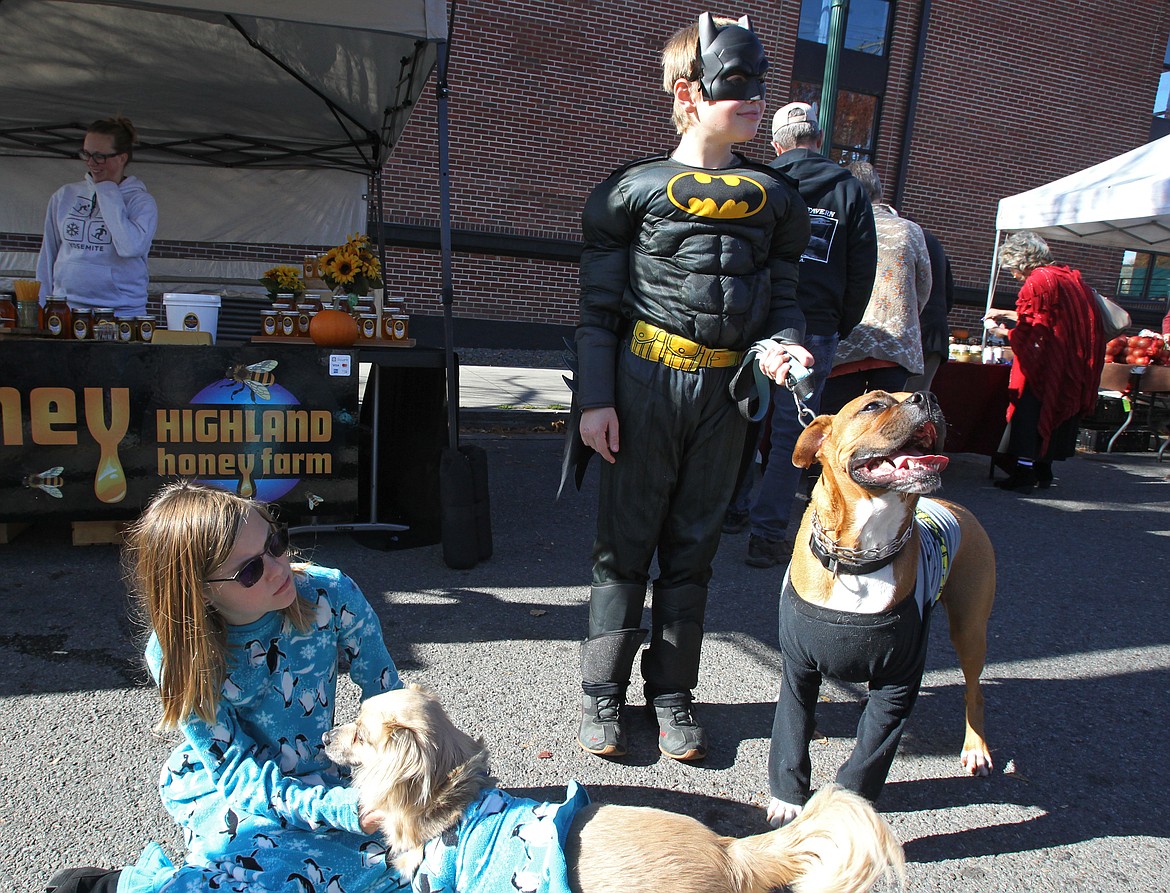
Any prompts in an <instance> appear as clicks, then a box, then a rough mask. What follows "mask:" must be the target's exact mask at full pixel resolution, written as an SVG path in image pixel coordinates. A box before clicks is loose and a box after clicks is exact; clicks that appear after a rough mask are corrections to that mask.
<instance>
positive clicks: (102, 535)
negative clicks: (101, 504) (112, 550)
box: [72, 521, 130, 546]
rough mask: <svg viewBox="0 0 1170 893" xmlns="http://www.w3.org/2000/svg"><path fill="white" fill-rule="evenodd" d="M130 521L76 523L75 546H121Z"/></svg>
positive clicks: (74, 532) (74, 530)
mask: <svg viewBox="0 0 1170 893" xmlns="http://www.w3.org/2000/svg"><path fill="white" fill-rule="evenodd" d="M129 526H130V522H129V521H74V522H72V527H73V545H75V546H110V545H112V546H120V545H122V543H123V542H124V541H125V540H124V538H123V534H124V533H125V532H126V528H127V527H129Z"/></svg>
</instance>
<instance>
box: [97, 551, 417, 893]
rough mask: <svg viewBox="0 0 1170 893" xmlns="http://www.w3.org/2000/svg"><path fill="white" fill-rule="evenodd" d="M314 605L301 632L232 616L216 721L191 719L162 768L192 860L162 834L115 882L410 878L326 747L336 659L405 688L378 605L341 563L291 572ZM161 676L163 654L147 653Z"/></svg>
mask: <svg viewBox="0 0 1170 893" xmlns="http://www.w3.org/2000/svg"><path fill="white" fill-rule="evenodd" d="M294 579H295V580H296V585H297V591H298V592H299V593H300V595H301V597H302V598H305V599H307V600H308V601H309V602H310V603H312V604H313V605H314V606H315V607H316V612H315V617H314V621H313V623H312V624H311V626H310V629H309V630H308V631H307V632H304V633H301V632H299V631H298V630H297V629H296V627H294V626H293V625H292V624H291V623H290V622H289V621H288V620H287V619H285V618H284V616H283V615H281V614H280V613H278V612H272V613H269V614H267V615H265V616H264V617H262V618H261V619H260V620H258V621H256V622H255V623H252V624H248V625H247V626H234V627H233V626H229V627H228V645H229V663H228V673H227V678H226V679H225V681H224V684H223V689H222V696H221V698H220V703H219V707H218V710H217V712H216V719H215V722H214V723H211V724H208V723H205V722H203V721H202V720H200V719H198V718H197V717H194V716H192V717H191V718H189V719H188V720H187V721H186V722H185V723H184V724H183V725H182V732H183V736H184V739H185V740H184V741H183V743H182V744H180V745H179V746H178V747H176V748H175V750H174V751H173V752H172V754H171V756H170V758H169V759H168V760H167V762H166V765H165V766H164V767H163V770H162V773H161V775H160V778H159V786H160V791H161V794H162V800H163V805H164V806H165V807H166V808H167V810H168V812H170V814H171V815H172V816H173V817H174V818H175V820H176V821H177V822H178V823H179V825H180V827H181V828H182V830H183V834H184V838H185V842H186V845H187V849H188V852H187V856H186V859H185V861H184V862H183V863H182V864H181V865H179V866H178V867H176V866H174V865H173V864H172V863H171V861H170V860H169V859H168V858H167V856H166V855H165V854H164V853H163V851H162V849H161V847H159V845H158V844H154V843H152V844H150V846H149V847H148V848H147V849H146V851H145V852H144V853H143V854H142V856H141V857H140V859H139V860H138V862H137V863H136V864H135V865H133V866H131V867H129V868H127V869H125V870H124V871H123V872H122V876H121V878H120V879H119V886H118V890H119V893H146V891H151V893H153V891H161V890H163V889H165V890H166V891H168V893H172V891H175V893H177V891H201V893H202V891H207V890H223V891H233V893H242V891H249V893H255V891H279V893H285V891H288V893H366V891H379V893H381V891H393V890H398V889H400V888H404V887H405V886H406V885H404V884H403V882H402V881H401V880H400V879H399V877H398V875H397V873H396V872H395V871H394V869H393V868H392V867H390V866H388V865H387V864H386V849H385V847H384V846H383V844H382V843H381V841H380V839H377V838H373V837H368V836H366V835H364V834H362V832H361V827H360V825H359V821H358V810H357V791H355V790H353V789H351V788H350V787H348V786H347V784H346V780H345V779H344V778H342V777H341V776H340V775H339V771H338V769H337V767H336V766H334V765H333V764H332V762H331V761H330V760H329V759H328V758H327V757H326V756H325V751H324V747H323V745H322V743H321V736H322V735H323V734H324V733H325V732H326V731H327V730H329V729H330V728H332V727H333V720H334V697H335V694H336V689H337V673H338V669H339V666H348V667H349V674H350V677H351V678H352V679H353V681H354V682H355V683H356V684H357V685H358V686H359V687H360V688H361V691H362V697H363V699H364V698H367V697H371V696H373V695H376V694H380V693H381V692H384V691H389V690H390V689H394V688H401V686H402V683H401V681H400V680H399V678H398V671H397V669H396V668H395V666H394V662H393V660H391V658H390V655H389V653H388V652H387V650H386V646H385V644H384V643H383V640H382V631H381V624H380V623H379V621H378V617H377V615H376V614H375V613H374V611H373V609H372V608H371V607H370V605H369V603H368V602H367V601H366V599H365V597H364V596H363V595H362V593H361V591H360V590H359V589H358V587H357V586H356V585H355V584H354V583H353V581H352V580H350V579H349V578H348V577H347V576H345V575H344V574H342V573H340V572H339V571H336V570H331V569H329V568H321V567H314V566H310V567H307V568H305V569H304V571H303V572H298V573H296V574H295V575H294ZM146 659H147V664H148V666H149V668H150V671H151V673H152V675H153V676H154V678H155V679H156V680H157V679H158V678H159V673H160V665H161V659H162V653H161V650H160V648H159V644H158V641H157V639H156V638H155V637H154V636H152V637H151V639H150V642H149V644H148V645H147V651H146Z"/></svg>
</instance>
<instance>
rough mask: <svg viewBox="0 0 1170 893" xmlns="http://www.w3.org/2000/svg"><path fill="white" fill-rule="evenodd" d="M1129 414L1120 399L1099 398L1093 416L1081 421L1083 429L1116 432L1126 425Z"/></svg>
mask: <svg viewBox="0 0 1170 893" xmlns="http://www.w3.org/2000/svg"><path fill="white" fill-rule="evenodd" d="M1128 414H1129V413H1128V412H1126V410H1125V407H1124V406H1123V405H1122V400H1121V398H1120V397H1098V398H1097V406H1096V407H1095V408H1094V410H1093V414H1092V415H1088V416H1085V417H1084V418H1082V419H1081V427H1082V428H1092V429H1108V430H1110V431H1116V430H1117V429H1118V428H1120V427H1121V426H1122V425H1123V424H1125V417H1126V416H1127V415H1128Z"/></svg>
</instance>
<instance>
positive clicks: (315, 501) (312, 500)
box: [309, 493, 325, 511]
mask: <svg viewBox="0 0 1170 893" xmlns="http://www.w3.org/2000/svg"><path fill="white" fill-rule="evenodd" d="M324 501H325V500H324V499H323V498H322V497H320V496H318V495H317V494H316V493H310V494H309V511H312V510H313V509H315V508H316V507H317V506H319V505H320V504H321V503H323V502H324Z"/></svg>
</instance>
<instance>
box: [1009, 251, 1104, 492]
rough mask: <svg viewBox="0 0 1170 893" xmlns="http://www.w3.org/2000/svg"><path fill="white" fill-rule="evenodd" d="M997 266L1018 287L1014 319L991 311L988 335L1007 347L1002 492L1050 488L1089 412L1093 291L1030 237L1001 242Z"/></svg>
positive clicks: (1098, 329)
mask: <svg viewBox="0 0 1170 893" xmlns="http://www.w3.org/2000/svg"><path fill="white" fill-rule="evenodd" d="M999 261H1000V264H1001V265H1002V266H1003V267H1004V268H1005V269H1007V270H1008V271H1009V272H1010V273H1011V274H1012V276H1013V277H1015V278H1016V279H1018V280H1019V281H1020V282H1022V283H1024V284H1023V287H1021V288H1020V296H1019V298H1018V299H1017V300H1016V309H1015V311H1004V310H994V311H992V312H991V313H989V314H988V319H990V320H992V321H993V322H994V323H996V324H997V325H996V326H995V327H993V328H991V329H990V331H991V332H992V333H993V334H1000V335H1006V337H1007V338H1008V341H1009V343H1010V344H1011V347H1012V355H1013V360H1012V373H1011V380H1010V383H1009V386H1008V387H1009V389H1010V395H1009V398H1010V404H1009V406H1008V411H1007V417H1008V421H1009V422H1010V423H1011V433H1010V435H1009V441H1008V453H1009V454H1010V455H1011V456H1014V457H1015V460H1016V464H1015V467H1014V469H1012V471H1011V473H1010V475H1009V477H1008V478H1007V479H1006V480H1002V481H996V486H997V487H1001V488H1003V489H1005V490H1021V491H1026V490H1031V489H1032V488H1033V487H1035V486H1036V485H1039V486H1040V487H1047V486H1049V485H1050V484H1051V483H1052V462H1053V460H1055V459H1067V458H1068V457H1069V456H1071V455H1073V454H1074V453H1075V452H1076V438H1077V427H1078V423H1079V421H1080V418H1081V416H1082V415H1084V414H1086V413H1091V412H1092V411H1093V410H1094V408H1095V407H1096V404H1097V389H1098V386H1099V384H1100V381H1101V366H1102V364H1103V363H1104V362H1105V334H1104V329H1103V328H1102V326H1101V320H1100V318H1099V316H1098V311H1097V305H1096V302H1095V301H1094V300H1093V291H1092V289H1091V288H1089V286H1088V285H1086V284H1085V281H1084V279H1082V278H1081V274H1080V273H1079V272H1078V271H1077V270H1073V269H1071V268H1070V267H1066V266H1063V265H1060V264H1056V263H1054V262H1053V259H1052V252H1051V251H1050V250H1049V248H1048V243H1046V242H1045V241H1044V240H1043V239H1041V238H1040V237H1039V236H1038V235H1036V234H1035V233H1033V232H1020V233H1015V234H1014V235H1012V236H1009V237H1008V238H1007V240H1006V241H1005V242H1004V244H1003V247H1002V248H1000V252H999Z"/></svg>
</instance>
